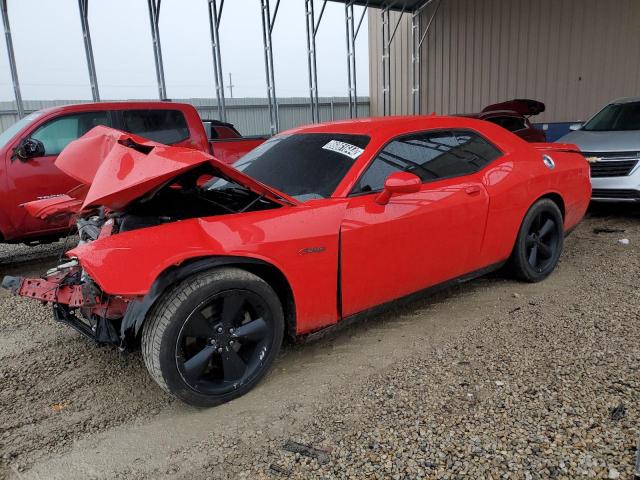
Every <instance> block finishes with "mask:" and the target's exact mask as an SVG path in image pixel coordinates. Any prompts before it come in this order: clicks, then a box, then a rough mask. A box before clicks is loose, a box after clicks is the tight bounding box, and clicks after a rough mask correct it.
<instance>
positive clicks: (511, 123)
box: [487, 117, 527, 132]
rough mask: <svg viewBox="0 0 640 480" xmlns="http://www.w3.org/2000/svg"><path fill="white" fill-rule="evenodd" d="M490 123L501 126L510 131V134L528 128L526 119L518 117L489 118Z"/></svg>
mask: <svg viewBox="0 0 640 480" xmlns="http://www.w3.org/2000/svg"><path fill="white" fill-rule="evenodd" d="M487 121H488V122H491V123H495V124H496V125H500V126H501V127H502V128H505V129H507V130H509V131H510V132H517V131H518V130H522V129H524V128H527V125H526V122H525V120H524V118H518V117H491V118H487Z"/></svg>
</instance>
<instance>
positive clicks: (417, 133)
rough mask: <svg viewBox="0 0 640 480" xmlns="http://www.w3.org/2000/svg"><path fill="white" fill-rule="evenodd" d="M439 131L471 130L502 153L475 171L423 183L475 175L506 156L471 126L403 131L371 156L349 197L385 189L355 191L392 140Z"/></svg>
mask: <svg viewBox="0 0 640 480" xmlns="http://www.w3.org/2000/svg"><path fill="white" fill-rule="evenodd" d="M437 132H450V133H451V134H452V135H453V136H455V133H454V132H471V133H474V134H476V135H478V136H479V137H480V138H482V139H483V140H484V141H485V142H487V143H488V144H489V145H491V146H492V147H493V148H495V149H496V150H497V151H498V152H500V155H498V156H497V157H496V158H494V159H493V160H491V161H490V162H488V163H487V164H486V165H485V166H484V167H482V168H480V169H478V170H476V171H475V172H473V173H467V174H463V175H449V176H447V177H440V178H436V179H433V180H424V181H422V184H423V185H424V184H427V183H434V182H439V181H441V180H449V179H451V178H458V177H466V176H468V175H475V174H476V173H479V172H482V171H483V170H484V169H486V168H487V167H489V166H490V165H491V164H492V163H494V162H495V161H496V160H498V159H500V158H502V157H503V156H504V150H502V149H501V148H500V147H498V146H497V145H496V144H495V143H494V142H492V141H490V140H489V139H488V138H487V137H486V136H485V135H483V134H482V133H480V132H478V131H477V130H474V129H472V128H469V127H462V128H455V127H452V128H434V129H431V130H419V131H416V132H409V133H403V134H401V135H398V136H396V137H393V138H391V139H390V140H388V141H387V142H385V143H384V144H383V145H382V146H381V147H380V148H379V149H378V150H377V151H376V153H375V154H374V155H373V156H372V157H371V160H370V161H369V163H368V164H367V167H366V168H365V169H364V171H363V172H362V173H361V174H360V175H359V176H358V178H357V179H356V181H355V182H354V184H353V186H352V187H351V190H350V191H349V193H348V194H347V198H351V197H361V196H364V195H371V194H374V193H380V192H382V191H383V190H384V188H381V189H379V190H370V191H368V192H354V189H355V188H356V187H357V186H358V183H359V182H360V179H361V178H362V177H363V176H364V175H365V174H366V173H367V171H368V170H369V168H371V166H372V165H373V162H375V161H376V159H377V158H378V156H379V155H380V153H381V152H382V151H383V150H384V149H385V148H386V147H387V145H389V144H391V143H392V142H395V141H397V140H399V139H402V138H407V137H413V136H416V135H421V134H425V133H437Z"/></svg>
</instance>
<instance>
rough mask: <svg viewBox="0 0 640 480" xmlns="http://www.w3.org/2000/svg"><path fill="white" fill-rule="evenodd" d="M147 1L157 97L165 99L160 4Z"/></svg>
mask: <svg viewBox="0 0 640 480" xmlns="http://www.w3.org/2000/svg"><path fill="white" fill-rule="evenodd" d="M161 1H162V0H147V2H148V4H149V22H150V23H151V39H152V40H153V56H154V59H155V63H156V79H157V81H158V97H159V98H160V100H166V99H167V87H166V85H165V83H164V66H163V64H162V46H161V45H160V28H159V22H160V2H161Z"/></svg>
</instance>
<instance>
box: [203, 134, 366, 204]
mask: <svg viewBox="0 0 640 480" xmlns="http://www.w3.org/2000/svg"><path fill="white" fill-rule="evenodd" d="M368 143H369V137H368V136H366V135H345V134H340V133H302V134H292V135H279V136H277V137H272V138H270V139H269V140H267V141H266V142H264V143H263V144H262V145H260V146H258V147H257V148H255V149H253V150H251V151H250V152H249V153H247V154H246V155H245V156H244V157H242V158H241V159H240V160H238V161H237V162H236V163H235V164H234V165H233V166H234V167H235V168H236V169H238V170H240V171H241V172H243V173H245V174H246V175H248V176H250V177H252V178H254V179H255V180H258V181H259V182H262V183H263V184H265V185H267V186H270V187H273V188H275V189H277V190H279V191H281V192H283V193H286V194H287V195H289V196H291V197H293V198H295V199H296V200H298V201H301V202H304V201H306V200H311V199H313V198H327V197H329V196H331V194H332V193H333V191H334V190H335V189H336V187H337V186H338V184H339V183H340V181H341V180H342V179H343V178H344V176H345V175H346V173H347V172H348V171H349V169H350V168H351V166H352V165H353V163H354V162H355V161H356V159H357V158H358V157H359V156H360V155H361V154H362V152H363V151H364V149H365V147H366V146H367V144H368ZM232 186H233V185H231V184H229V182H227V181H226V180H224V179H218V180H214V181H213V182H211V183H210V185H208V186H207V187H206V188H207V189H225V188H229V187H232Z"/></svg>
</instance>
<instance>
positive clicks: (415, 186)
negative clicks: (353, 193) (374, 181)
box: [376, 172, 422, 205]
mask: <svg viewBox="0 0 640 480" xmlns="http://www.w3.org/2000/svg"><path fill="white" fill-rule="evenodd" d="M420 185H422V180H420V177H418V176H417V175H414V174H413V173H409V172H396V173H392V174H391V175H389V176H388V177H387V179H386V180H385V181H384V190H383V191H382V193H380V195H378V197H377V198H376V203H377V204H379V205H386V204H387V203H389V199H390V198H391V196H392V195H394V194H398V193H415V192H418V191H420Z"/></svg>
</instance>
